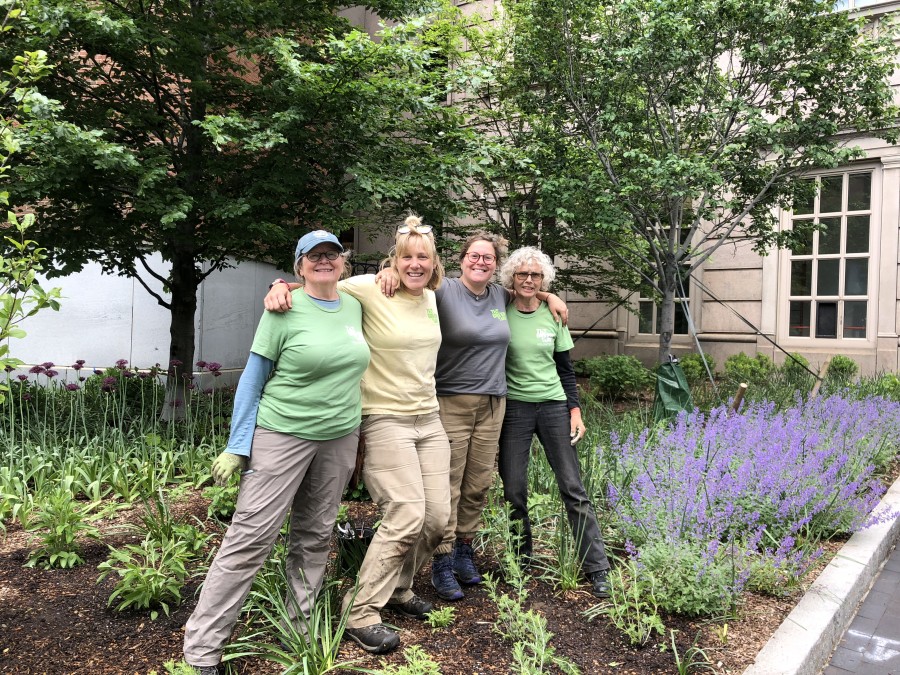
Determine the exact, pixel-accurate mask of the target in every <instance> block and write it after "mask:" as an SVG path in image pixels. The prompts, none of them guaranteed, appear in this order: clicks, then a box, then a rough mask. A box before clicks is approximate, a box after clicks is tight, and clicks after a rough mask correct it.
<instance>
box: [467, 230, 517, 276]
mask: <svg viewBox="0 0 900 675" xmlns="http://www.w3.org/2000/svg"><path fill="white" fill-rule="evenodd" d="M477 241H486V242H487V243H489V244H490V245H491V246H493V247H494V255H495V256H497V266H498V267H499V266H500V265H501V264H502V263H503V258H504V257H506V254H507V252H508V250H509V249H508V247H509V242H508V241H507V240H506V238H505V237H503V236H502V235H499V234H494V233H493V232H487V231H486V230H475V231H474V232H473V233H472V234H470V235H469V236H468V237H466V240H465V241H464V242H463V244H462V247H461V248H460V249H459V260H460V262H462V260H463V258H465V257H466V253H468V252H469V249H470V248H471V247H472V244H474V243H475V242H477Z"/></svg>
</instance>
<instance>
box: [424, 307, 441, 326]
mask: <svg viewBox="0 0 900 675" xmlns="http://www.w3.org/2000/svg"><path fill="white" fill-rule="evenodd" d="M425 311H426V312H427V314H428V318H429V319H431V320H432V321H434V322H435V323H440V321H438V315H437V312H435V311H434V310H433V309H431V308H430V307H429V308H428V309H427V310H425Z"/></svg>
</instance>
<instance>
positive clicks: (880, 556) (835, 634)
mask: <svg viewBox="0 0 900 675" xmlns="http://www.w3.org/2000/svg"><path fill="white" fill-rule="evenodd" d="M884 510H894V511H898V510H900V479H898V480H897V481H895V482H894V484H893V485H892V486H891V487H890V489H889V490H888V491H887V494H885V496H884V498H883V499H882V500H881V503H880V504H879V505H878V507H877V509H876V513H878V512H882V511H884ZM898 534H900V518H894V519H893V520H892V521H890V522H887V523H881V524H880V525H876V526H874V527H870V528H868V529H865V530H861V531H859V532H857V533H856V534H854V535H853V536H852V537H850V539H849V540H848V541H847V543H846V544H844V546H843V547H842V548H841V550H840V551H839V552H838V553H837V555H836V556H835V557H834V559H833V560H832V561H831V562H830V563H829V564H828V566H827V567H826V568H825V569H824V570H823V571H822V573H821V574H820V575H819V577H818V578H817V579H816V580H815V581H814V582H813V584H812V586H810V588H809V590H808V591H807V592H806V595H804V596H803V598H802V599H801V600H800V602H799V603H798V604H797V606H796V607H794V609H793V611H792V612H791V613H790V614H788V616H787V618H786V619H785V620H784V621H783V622H782V624H781V626H779V628H778V630H777V631H775V634H774V635H773V636H772V637H771V638H770V639H769V641H768V642H767V643H766V645H765V646H764V647H763V648H762V650H761V651H760V652H759V654H757V655H756V660H755V661H754V662H753V665H751V666H750V667H749V668H747V669H746V670H745V671H744V675H817V674H818V673H820V672H821V671H822V669H823V668H824V667H825V666H826V665H828V661H829V660H830V658H831V653H832V651H834V648H835V646H836V645H837V643H838V642H839V641H840V639H841V637H842V636H843V634H844V632H845V631H846V630H847V627H848V626H849V625H850V622H851V621H852V620H853V617H854V616H855V615H856V610H857V607H858V606H859V603H860V602H861V601H862V600H863V598H864V597H865V595H866V593H867V592H868V590H869V588H870V587H871V585H872V582H873V581H874V579H875V577H876V575H877V574H878V572H879V571H880V570H881V566H882V565H883V564H884V561H885V560H887V557H888V555H889V554H890V552H891V549H892V548H893V546H894V543H895V542H896V541H897V538H898Z"/></svg>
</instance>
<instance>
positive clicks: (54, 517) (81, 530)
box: [25, 481, 100, 569]
mask: <svg viewBox="0 0 900 675" xmlns="http://www.w3.org/2000/svg"><path fill="white" fill-rule="evenodd" d="M70 485H71V481H63V485H62V486H61V487H59V488H57V489H56V490H55V491H54V492H52V493H51V494H49V495H48V496H47V498H46V500H45V501H43V502H39V503H37V504H36V508H35V511H34V516H33V518H32V519H31V521H30V522H29V524H28V529H29V530H30V531H32V532H37V531H39V532H40V535H39V541H40V546H39V547H38V548H37V550H35V551H33V552H32V553H31V556H30V557H29V558H28V562H26V563H25V566H26V567H36V566H37V567H41V568H43V569H51V568H54V567H58V568H63V569H71V568H72V567H77V566H78V565H81V564H82V563H84V560H83V559H82V557H81V544H80V543H79V538H89V539H100V531H99V530H98V529H97V528H96V527H95V526H94V525H93V523H92V522H91V521H92V520H93V519H94V518H96V516H92V515H91V514H90V511H91V508H92V507H91V505H82V504H79V503H78V502H77V501H75V498H74V497H73V495H72V492H71V491H70V489H69V486H70Z"/></svg>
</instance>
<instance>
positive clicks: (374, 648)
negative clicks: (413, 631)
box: [344, 623, 400, 654]
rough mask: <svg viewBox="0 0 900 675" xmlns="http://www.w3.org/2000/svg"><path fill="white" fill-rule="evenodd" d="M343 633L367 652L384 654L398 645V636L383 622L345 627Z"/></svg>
mask: <svg viewBox="0 0 900 675" xmlns="http://www.w3.org/2000/svg"><path fill="white" fill-rule="evenodd" d="M344 635H346V636H347V637H348V638H350V639H351V640H353V641H354V642H355V643H356V644H358V645H359V646H360V647H362V648H363V649H365V650H366V651H367V652H372V653H373V654H386V653H387V652H389V651H391V650H392V649H396V648H397V647H398V646H399V645H400V636H399V635H397V631H393V630H391V629H390V628H388V627H387V626H385V625H384V624H383V623H375V624H372V625H371V626H362V627H361V628H349V627H348V628H345V629H344Z"/></svg>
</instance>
